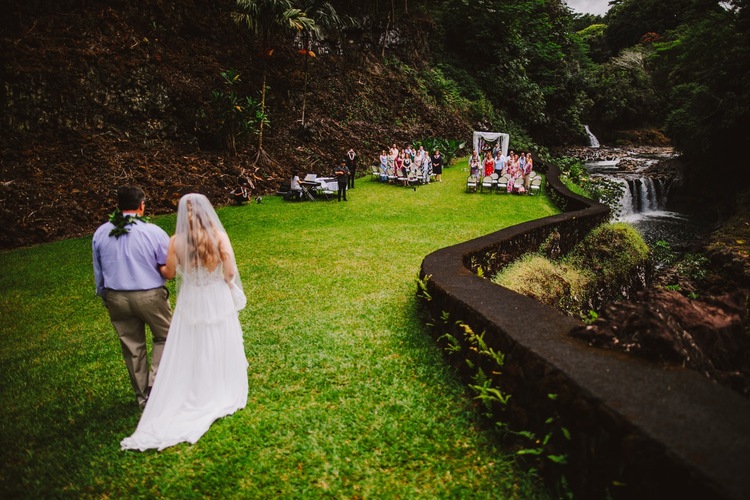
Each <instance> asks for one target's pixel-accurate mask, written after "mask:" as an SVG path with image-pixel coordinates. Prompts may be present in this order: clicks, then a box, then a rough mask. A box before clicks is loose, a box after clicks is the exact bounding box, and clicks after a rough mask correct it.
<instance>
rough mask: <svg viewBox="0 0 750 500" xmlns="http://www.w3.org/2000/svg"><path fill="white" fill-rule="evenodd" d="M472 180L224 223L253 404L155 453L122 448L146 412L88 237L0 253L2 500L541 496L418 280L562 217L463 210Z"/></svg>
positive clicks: (369, 191)
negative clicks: (97, 287) (421, 303)
mask: <svg viewBox="0 0 750 500" xmlns="http://www.w3.org/2000/svg"><path fill="white" fill-rule="evenodd" d="M466 175H467V172H466V165H465V161H464V162H463V163H461V164H459V165H455V166H453V167H451V168H449V169H446V170H445V173H444V175H443V178H444V180H443V182H442V183H433V184H430V185H428V186H423V187H419V188H418V189H417V190H416V191H413V190H412V189H410V188H402V187H397V186H392V185H385V184H381V183H379V182H376V181H371V180H369V178H363V179H359V180H358V181H357V185H356V188H355V189H354V190H352V191H350V194H349V202H348V203H344V202H341V203H338V202H336V201H331V202H315V203H310V202H304V203H291V202H284V201H282V200H281V198H279V197H274V196H269V197H266V198H264V200H263V203H262V204H260V205H258V204H250V205H246V206H243V207H226V208H223V209H220V210H219V216H220V217H221V219H222V221H223V223H224V224H225V227H226V229H227V231H228V233H229V236H230V238H231V240H232V243H233V245H234V248H235V252H236V254H237V259H238V262H239V266H240V273H241V276H242V280H243V283H244V286H245V291H246V293H247V296H248V307H247V308H246V309H245V310H244V311H242V313H241V315H240V320H241V322H242V325H243V331H244V338H245V351H246V353H247V357H248V361H249V363H250V369H249V374H248V376H249V381H250V394H249V401H248V405H247V407H246V408H245V409H244V410H242V411H240V412H238V413H237V414H235V415H233V416H230V417H227V418H225V419H222V420H220V421H218V422H216V423H215V424H214V425H213V427H212V428H211V429H210V430H209V432H208V433H207V434H206V435H205V436H203V438H201V440H200V441H199V442H198V443H197V444H195V445H193V446H190V445H187V444H181V445H178V446H175V447H173V448H169V449H167V450H165V451H162V452H156V451H150V452H146V453H138V452H123V451H120V449H119V442H120V440H121V439H122V438H123V437H125V436H127V435H129V434H130V433H132V431H133V430H134V429H135V426H136V424H137V422H138V418H139V415H140V412H139V411H138V409H137V407H136V405H135V403H134V398H133V395H132V390H131V388H130V384H129V380H128V376H127V371H126V369H125V364H124V362H123V360H122V356H121V352H120V347H119V343H118V340H117V337H116V335H115V333H114V330H113V329H112V326H111V325H110V323H109V320H108V316H107V313H106V311H105V309H104V308H103V307H102V304H101V302H100V300H99V299H98V298H97V297H96V296H95V295H94V284H93V276H92V270H91V238H80V239H71V240H65V241H60V242H55V243H50V244H45V245H41V246H36V247H32V248H24V249H18V250H13V251H5V252H0V269H2V273H0V291H2V293H1V294H0V387H1V390H0V405H2V409H3V418H2V420H0V440H1V441H0V456H1V457H2V458H1V460H0V494H2V497H3V498H14V497H15V498H18V497H24V498H42V497H81V496H83V497H131V496H135V497H172V498H201V497H206V496H208V497H213V498H227V497H229V498H271V497H276V496H281V497H287V498H291V497H295V498H299V497H309V498H317V497H336V498H360V497H361V498H404V499H406V498H436V497H440V498H445V497H452V498H462V497H469V496H471V497H476V498H508V497H520V498H528V497H530V496H534V497H538V496H540V495H541V496H544V492H543V491H540V486H539V481H538V479H537V478H535V477H534V476H533V475H532V474H530V473H528V472H524V471H523V470H521V468H520V467H518V465H517V464H516V463H515V461H514V458H513V456H509V455H508V454H507V452H506V451H504V450H503V449H502V448H501V447H499V446H498V445H497V444H496V443H495V441H494V439H493V436H492V434H491V433H490V432H489V431H487V430H485V429H484V428H483V426H481V425H479V422H478V419H477V415H476V413H475V411H474V409H473V405H472V401H471V399H470V397H469V396H467V393H466V392H465V390H464V387H463V386H462V384H461V383H460V382H459V381H458V379H457V378H456V376H455V375H454V373H453V372H452V371H451V369H449V368H448V367H446V366H445V364H444V363H443V361H442V358H441V353H440V352H439V350H438V349H437V348H436V347H435V345H434V343H433V341H432V340H431V339H430V337H429V334H428V331H427V328H426V327H425V326H424V325H423V321H422V319H421V318H420V315H419V311H418V307H417V301H416V297H415V291H416V283H415V278H416V276H417V273H418V270H419V266H420V263H421V261H422V259H423V258H424V257H425V255H427V254H428V253H430V252H432V251H433V250H436V249H438V248H441V247H445V246H448V245H451V244H454V243H458V242H462V241H465V240H468V239H471V238H474V237H477V236H480V235H483V234H487V233H489V232H492V231H495V230H498V229H500V228H503V227H506V226H509V225H513V224H516V223H519V222H523V221H526V220H530V219H534V218H539V217H544V216H547V215H551V214H553V213H556V210H555V209H554V207H552V206H551V204H550V203H549V202H548V200H547V199H546V198H545V197H543V196H536V197H528V196H524V197H521V196H509V195H491V194H486V193H485V194H466V193H464V188H463V186H464V182H465V179H466ZM146 188H147V187H146ZM156 222H157V223H158V224H160V225H161V226H162V227H164V228H165V229H166V230H167V232H169V233H171V232H172V231H173V227H174V216H165V217H158V218H156Z"/></svg>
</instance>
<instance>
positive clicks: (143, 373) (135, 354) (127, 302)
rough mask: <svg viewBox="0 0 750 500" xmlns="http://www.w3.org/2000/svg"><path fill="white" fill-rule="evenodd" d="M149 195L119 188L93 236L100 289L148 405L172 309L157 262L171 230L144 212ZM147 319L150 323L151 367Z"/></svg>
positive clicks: (139, 394) (163, 258) (141, 397)
mask: <svg viewBox="0 0 750 500" xmlns="http://www.w3.org/2000/svg"><path fill="white" fill-rule="evenodd" d="M145 198H146V197H145V195H144V193H143V190H142V189H141V188H139V187H137V186H122V187H120V188H119V189H118V190H117V206H118V208H119V210H117V211H115V213H114V214H113V215H112V216H110V221H109V222H107V223H105V224H102V225H101V226H99V229H97V230H96V232H95V233H94V239H93V242H92V247H93V255H94V280H95V281H96V294H97V295H98V296H100V297H101V298H102V300H103V301H104V306H105V307H106V308H107V311H108V312H109V318H110V320H111V321H112V325H113V326H114V327H115V331H116V332H117V335H118V336H119V337H120V344H121V346H122V354H123V356H124V357H125V365H126V366H127V367H128V373H129V374H130V382H131V384H132V385H133V390H134V391H135V398H136V401H137V402H138V405H139V406H140V407H141V409H143V408H145V406H146V401H147V400H148V396H149V393H150V391H151V386H152V385H153V383H154V378H155V377H156V370H157V369H158V367H159V360H160V359H161V354H162V351H163V349H164V343H165V342H166V340H167V333H168V332H169V324H170V322H171V320H172V310H171V308H170V306H169V300H168V299H169V292H168V291H167V289H166V288H165V287H164V282H165V280H164V277H162V275H161V273H160V272H159V267H160V266H161V265H163V264H165V263H166V261H167V248H168V246H169V236H167V233H166V232H164V230H163V229H161V228H160V227H159V226H156V225H154V224H149V223H148V222H147V221H146V220H145V219H144V218H143V212H144V211H145ZM146 325H148V326H149V328H150V329H151V336H152V338H153V347H152V349H151V371H150V373H149V368H148V353H147V349H146Z"/></svg>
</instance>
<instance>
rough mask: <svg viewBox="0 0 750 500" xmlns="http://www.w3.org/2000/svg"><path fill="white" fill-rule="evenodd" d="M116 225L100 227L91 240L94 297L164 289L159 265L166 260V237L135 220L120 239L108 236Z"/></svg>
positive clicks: (146, 224) (155, 229)
mask: <svg viewBox="0 0 750 500" xmlns="http://www.w3.org/2000/svg"><path fill="white" fill-rule="evenodd" d="M114 227H115V226H114V225H113V224H112V223H110V222H107V223H106V224H102V225H101V226H99V229H97V230H96V232H95V233H94V239H93V241H92V247H93V254H94V280H95V281H96V294H97V295H99V296H100V297H104V290H105V289H106V288H110V289H112V290H120V291H132V290H150V289H152V288H159V287H160V286H164V283H165V280H164V277H163V276H162V275H161V273H160V272H159V266H160V265H162V264H165V263H166V261H167V249H168V247H169V236H168V235H167V233H166V232H164V230H163V229H162V228H160V227H159V226H157V225H154V224H149V223H146V222H143V221H138V222H136V223H134V224H131V225H129V226H128V229H129V232H128V233H127V234H123V235H122V236H120V237H119V238H116V237H114V236H110V235H109V232H110V231H111V230H112V229H113V228H114Z"/></svg>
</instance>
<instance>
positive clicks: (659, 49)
mask: <svg viewBox="0 0 750 500" xmlns="http://www.w3.org/2000/svg"><path fill="white" fill-rule="evenodd" d="M703 3H704V9H705V10H704V11H703V13H702V16H700V17H699V18H697V19H694V20H693V21H692V22H690V23H686V24H684V25H682V26H681V27H679V28H678V29H676V30H673V31H672V32H669V33H668V34H667V36H665V38H664V40H662V41H661V42H658V43H656V44H655V45H654V47H655V51H656V53H655V56H654V58H653V64H654V67H655V75H656V77H655V82H656V85H657V88H658V89H659V90H661V91H662V92H663V93H664V94H666V95H667V98H668V101H667V118H666V121H665V129H666V132H667V135H668V136H669V137H670V139H671V140H672V141H673V143H674V144H675V146H676V147H677V148H678V149H679V150H680V151H681V152H682V153H683V154H684V155H685V157H686V158H687V159H688V160H692V163H693V164H694V165H696V168H697V169H698V170H701V171H702V170H703V166H704V165H705V161H706V159H708V158H711V159H717V160H716V162H715V164H716V166H717V170H716V173H719V174H720V175H721V178H723V179H731V180H730V181H729V182H724V187H723V189H725V190H732V189H738V188H740V187H747V185H748V183H747V181H744V182H741V179H747V175H746V171H745V170H746V168H745V163H746V162H744V161H742V159H743V158H745V157H746V156H747V151H746V145H747V144H749V143H750V2H748V0H736V1H731V2H729V3H724V2H718V1H714V2H703ZM718 158H720V159H718ZM694 178H697V176H694ZM716 178H719V176H716ZM710 179H711V176H703V180H704V181H705V182H708V181H710Z"/></svg>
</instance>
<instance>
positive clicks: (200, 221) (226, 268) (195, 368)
mask: <svg viewBox="0 0 750 500" xmlns="http://www.w3.org/2000/svg"><path fill="white" fill-rule="evenodd" d="M161 272H162V274H163V275H164V276H165V277H166V278H173V277H174V276H175V274H176V275H177V303H176V306H175V311H174V316H173V318H172V324H171V326H170V329H169V335H168V337H167V343H166V345H165V347H164V354H163V356H162V360H161V364H160V366H159V373H158V375H157V377H156V380H155V381H154V386H153V389H152V390H151V395H150V397H149V399H148V403H147V404H146V408H145V410H144V411H143V415H142V416H141V420H140V422H138V427H137V428H136V430H135V433H134V434H133V435H132V436H130V437H127V438H125V439H123V440H122V442H121V443H120V445H121V447H122V449H124V450H140V451H144V450H147V449H151V448H156V449H159V450H163V449H164V448H167V447H169V446H173V445H175V444H178V443H181V442H188V443H191V444H194V443H195V442H196V441H198V439H200V437H201V436H202V435H203V434H205V433H206V431H208V429H209V427H210V426H211V424H212V423H213V422H214V421H215V420H216V419H218V418H221V417H224V416H226V415H230V414H232V413H234V412H236V411H237V410H239V409H241V408H244V407H245V405H246V404H247V391H248V383H247V367H248V363H247V358H246V357H245V350H244V346H243V341H242V327H241V326H240V322H239V318H238V313H237V311H238V309H241V308H242V307H244V294H243V292H242V283H241V281H240V277H239V272H238V271H237V264H236V262H235V258H234V252H233V250H232V245H231V243H230V242H229V237H228V236H227V234H226V232H225V231H224V228H223V226H222V225H221V222H220V221H219V218H218V216H217V215H216V211H215V210H214V208H213V206H211V203H210V202H209V201H208V199H207V198H206V197H205V196H204V195H202V194H195V193H193V194H187V195H185V196H183V197H182V199H181V200H180V204H179V208H178V210H177V227H176V231H175V235H174V236H172V239H171V240H170V245H169V253H168V255H167V263H166V265H165V266H162V268H161ZM237 297H239V299H238V298H237Z"/></svg>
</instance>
